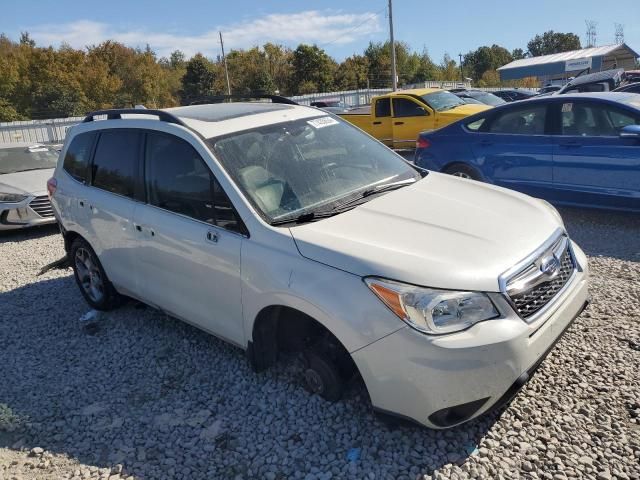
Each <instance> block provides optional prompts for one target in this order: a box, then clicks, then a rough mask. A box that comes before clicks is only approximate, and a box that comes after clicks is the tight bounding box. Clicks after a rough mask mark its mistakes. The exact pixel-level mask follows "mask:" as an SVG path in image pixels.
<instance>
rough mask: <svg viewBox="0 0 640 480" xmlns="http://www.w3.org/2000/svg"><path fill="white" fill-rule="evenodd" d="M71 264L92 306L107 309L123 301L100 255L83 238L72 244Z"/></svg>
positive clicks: (85, 297) (82, 291)
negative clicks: (104, 267)
mask: <svg viewBox="0 0 640 480" xmlns="http://www.w3.org/2000/svg"><path fill="white" fill-rule="evenodd" d="M71 265H72V267H73V274H74V276H75V278H76V283H77V284H78V287H80V292H81V293H82V296H83V297H84V299H85V300H86V301H87V303H88V304H89V305H90V306H91V307H93V308H95V309H96V310H103V311H106V310H113V309H114V308H116V307H118V306H119V305H120V304H121V303H122V296H121V295H120V294H119V293H118V292H117V291H116V289H115V288H113V285H112V284H111V282H110V281H109V279H108V278H107V274H106V273H105V272H104V269H103V268H102V264H101V263H100V260H98V256H97V255H96V253H95V252H94V251H93V249H92V248H91V246H90V245H89V244H88V243H87V242H86V241H85V240H83V239H82V238H77V239H76V240H74V241H73V243H72V244H71Z"/></svg>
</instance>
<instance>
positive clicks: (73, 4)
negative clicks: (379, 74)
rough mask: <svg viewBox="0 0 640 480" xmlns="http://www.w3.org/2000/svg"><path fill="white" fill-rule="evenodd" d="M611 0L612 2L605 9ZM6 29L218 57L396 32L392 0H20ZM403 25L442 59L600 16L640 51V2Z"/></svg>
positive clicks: (602, 25)
mask: <svg viewBox="0 0 640 480" xmlns="http://www.w3.org/2000/svg"><path fill="white" fill-rule="evenodd" d="M605 5H606V8H603V7H604V6H605ZM0 12H1V14H0V32H3V33H4V34H6V35H8V36H9V37H10V38H12V39H16V40H17V39H18V38H19V36H20V32H22V31H28V32H29V33H30V34H31V36H32V38H33V39H34V40H36V42H37V44H38V45H47V46H48V45H54V46H58V45H60V43H62V42H66V43H68V44H70V45H71V46H73V47H76V48H83V47H85V46H87V45H93V44H98V43H100V42H102V41H104V40H107V39H115V40H118V41H121V42H123V43H125V44H128V45H130V46H134V47H135V46H137V47H144V46H145V45H146V44H149V45H150V46H151V48H152V49H153V50H154V51H155V52H156V53H157V54H158V55H159V56H168V54H169V53H170V52H171V51H173V50H175V49H180V50H182V51H184V52H185V53H186V54H187V55H188V56H190V55H193V54H194V53H196V52H201V53H204V54H205V55H207V56H209V57H214V58H215V57H216V56H217V55H219V54H220V45H219V39H218V31H222V34H223V37H224V42H225V50H226V51H227V52H228V51H229V50H231V49H234V48H236V49H237V48H251V47H253V46H256V45H262V44H263V43H265V42H267V41H270V42H274V43H280V44H284V45H287V46H289V47H292V48H295V47H296V46H297V45H298V44H299V43H315V44H317V45H318V46H320V47H322V48H324V49H325V50H326V51H327V52H328V53H329V54H330V55H331V56H333V57H334V58H336V59H337V60H339V61H340V60H343V59H344V58H346V57H348V56H350V55H352V54H354V53H362V51H363V50H364V49H365V48H366V46H367V45H368V43H369V42H370V41H374V42H377V41H384V40H386V39H387V38H388V34H389V33H388V16H387V0H367V1H361V0H360V1H349V0H343V1H338V0H325V1H322V2H311V1H300V0H298V1H296V0H281V1H265V0H232V1H230V0H226V1H219V0H208V1H206V0H181V1H176V0H156V1H149V0H109V1H100V2H97V1H95V0H94V1H91V0H56V1H55V2H53V1H47V0H40V1H37V0H20V1H10V2H6V3H5V4H4V5H2V8H1V9H0ZM393 19H394V32H395V37H396V39H397V40H400V41H405V42H407V43H409V45H410V46H411V47H412V48H413V49H414V50H416V51H418V52H421V51H422V50H423V49H424V48H426V49H427V51H428V52H429V54H430V55H431V57H432V58H433V60H434V61H436V62H439V61H440V60H441V59H442V57H443V56H444V54H445V53H448V54H449V55H451V56H452V57H453V58H454V59H457V57H458V53H466V52H468V51H470V50H475V49H476V48H478V47H479V46H482V45H491V44H493V43H497V44H499V45H502V46H504V47H506V48H508V49H509V50H512V49H514V48H523V49H526V44H527V42H528V41H529V40H530V39H531V38H532V37H533V36H534V35H535V34H537V33H543V32H545V31H547V30H555V31H562V32H574V33H577V34H578V35H579V36H580V39H581V41H582V43H583V44H584V43H585V30H586V26H585V20H586V19H589V20H594V21H596V22H597V44H598V45H606V44H611V43H614V38H615V37H614V35H615V27H614V24H615V23H621V24H622V25H623V26H624V36H625V42H626V43H627V44H628V45H629V46H630V47H631V48H633V49H635V50H636V51H638V52H640V0H616V1H613V2H606V3H605V2H603V1H602V0H580V1H575V0H572V1H569V2H558V1H549V0H537V1H536V2H531V1H528V2H522V1H514V0H510V1H507V0H489V1H487V2H478V1H474V2H471V1H468V0H455V1H426V0H394V2H393Z"/></svg>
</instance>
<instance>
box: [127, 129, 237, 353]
mask: <svg viewBox="0 0 640 480" xmlns="http://www.w3.org/2000/svg"><path fill="white" fill-rule="evenodd" d="M144 172H145V175H144V176H145V185H146V198H147V202H146V204H139V205H138V207H137V208H136V212H135V229H136V230H137V232H138V235H139V237H140V248H139V249H138V251H137V260H138V275H139V277H138V278H139V285H140V292H141V296H142V297H143V298H144V300H146V301H147V302H149V303H151V304H153V305H155V306H157V307H159V308H161V309H163V310H165V311H167V312H169V313H171V314H173V315H175V316H177V317H179V318H182V319H184V320H186V321H188V322H191V323H194V324H196V325H198V326H199V327H201V328H203V329H204V330H207V331H209V332H211V333H213V334H215V335H217V336H220V337H222V338H225V339H227V340H229V341H231V342H234V343H236V344H244V328H243V322H242V306H241V297H240V296H241V283H240V250H241V246H242V241H243V239H244V238H245V236H244V234H243V231H244V230H243V227H242V222H241V221H240V219H239V217H238V215H237V213H236V211H235V209H234V208H233V206H232V205H231V202H230V200H229V198H228V197H227V195H226V194H225V192H224V191H223V190H222V188H221V187H220V184H219V183H218V181H217V180H216V179H215V177H214V176H213V174H212V172H211V171H210V170H209V167H208V166H207V165H206V163H205V161H204V160H203V159H202V157H201V155H200V154H199V153H198V151H197V150H196V149H195V148H194V146H193V145H191V144H190V143H189V142H188V141H186V140H185V139H182V138H178V137H176V136H175V135H171V134H168V133H163V132H157V131H149V132H147V134H146V153H145V167H144Z"/></svg>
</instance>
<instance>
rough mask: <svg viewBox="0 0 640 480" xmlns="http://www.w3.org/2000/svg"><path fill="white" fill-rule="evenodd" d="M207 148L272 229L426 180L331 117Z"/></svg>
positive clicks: (216, 141) (221, 140)
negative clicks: (388, 187)
mask: <svg viewBox="0 0 640 480" xmlns="http://www.w3.org/2000/svg"><path fill="white" fill-rule="evenodd" d="M208 144H209V146H210V147H211V148H212V149H213V152H214V154H215V155H216V157H217V158H218V159H219V160H220V162H221V163H222V166H223V167H224V168H225V170H226V171H227V172H228V173H229V175H230V176H231V177H232V178H233V180H234V182H235V183H236V184H237V185H238V187H239V188H240V189H241V190H242V192H243V193H244V195H245V196H246V197H247V198H248V199H249V200H250V201H251V203H252V204H253V205H254V206H255V207H256V208H257V209H258V210H259V211H260V212H262V214H263V216H264V217H265V218H266V219H267V221H269V222H270V223H274V222H278V223H280V222H282V221H283V220H284V219H289V218H292V219H293V218H296V217H299V216H301V215H304V214H311V213H318V212H320V211H324V212H327V211H328V210H330V209H332V208H337V207H339V206H341V205H343V204H345V205H346V204H347V203H351V201H352V200H355V199H357V198H358V197H365V196H366V195H365V193H366V192H365V191H367V190H370V189H372V188H377V187H380V191H384V189H383V188H381V187H383V186H385V185H387V184H389V183H396V182H402V181H406V182H407V183H409V182H411V181H415V180H418V179H420V178H421V175H420V174H419V173H418V172H417V171H416V170H415V169H413V168H412V167H411V166H410V165H409V164H407V163H406V162H405V161H404V160H403V159H402V158H401V157H400V156H398V155H397V154H395V153H394V152H392V151H391V150H389V149H388V148H387V147H385V146H384V145H382V144H381V143H379V142H377V141H375V140H373V139H372V138H370V137H368V136H367V135H363V134H362V132H360V131H359V130H358V129H357V128H355V127H352V126H351V125H349V124H348V123H346V122H344V121H342V120H338V119H336V118H334V117H331V116H323V117H316V118H307V119H302V120H295V121H292V122H287V123H280V124H276V125H266V126H262V127H258V128H254V129H251V130H245V131H242V132H237V133H233V134H231V135H226V136H224V137H218V138H212V139H209V140H208ZM363 201H365V200H364V199H363Z"/></svg>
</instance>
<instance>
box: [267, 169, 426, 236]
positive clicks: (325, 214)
mask: <svg viewBox="0 0 640 480" xmlns="http://www.w3.org/2000/svg"><path fill="white" fill-rule="evenodd" d="M416 181H417V180H415V179H413V178H411V179H409V180H402V181H400V182H393V183H385V184H382V185H376V186H374V187H372V188H368V189H366V190H364V191H363V192H362V193H360V195H358V196H357V197H356V198H353V199H351V200H347V201H346V202H342V203H339V204H338V205H336V206H335V207H333V208H331V209H328V210H316V211H312V212H305V213H301V214H300V215H298V216H296V217H287V218H283V219H281V220H274V221H273V222H271V223H270V225H287V224H292V223H295V224H301V223H308V222H313V221H316V220H321V219H323V218H329V217H333V216H335V215H338V214H340V213H344V212H346V211H348V210H352V209H354V208H355V207H357V206H358V203H359V202H362V200H363V199H364V198H367V197H370V196H371V195H375V194H377V193H382V192H388V191H390V190H396V189H398V188H402V187H406V186H408V185H411V184H413V183H415V182H416Z"/></svg>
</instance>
